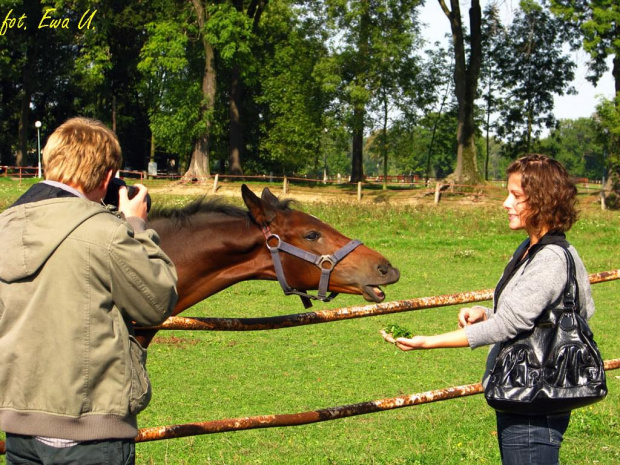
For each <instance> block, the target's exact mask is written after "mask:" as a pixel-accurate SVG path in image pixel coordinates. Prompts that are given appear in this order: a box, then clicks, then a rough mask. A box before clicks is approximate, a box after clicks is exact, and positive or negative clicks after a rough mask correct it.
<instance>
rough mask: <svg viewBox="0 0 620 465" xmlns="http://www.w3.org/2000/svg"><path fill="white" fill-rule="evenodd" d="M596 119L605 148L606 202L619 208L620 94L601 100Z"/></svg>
mask: <svg viewBox="0 0 620 465" xmlns="http://www.w3.org/2000/svg"><path fill="white" fill-rule="evenodd" d="M596 121H597V123H598V126H599V129H600V131H601V135H602V141H603V143H604V144H605V147H606V149H607V156H606V159H605V163H606V164H607V166H608V178H607V185H606V186H605V188H606V189H608V190H611V194H609V196H608V199H607V200H608V201H607V204H608V206H610V207H613V208H620V94H617V95H616V98H615V99H613V100H603V101H602V102H601V103H600V104H599V105H598V106H597V107H596Z"/></svg>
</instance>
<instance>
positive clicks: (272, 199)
mask: <svg viewBox="0 0 620 465" xmlns="http://www.w3.org/2000/svg"><path fill="white" fill-rule="evenodd" d="M261 199H263V200H264V201H265V202H268V203H270V204H271V205H273V206H274V207H275V206H277V205H278V204H279V203H280V201H279V200H278V198H277V197H276V196H275V195H273V194H272V193H271V191H270V190H269V188H268V187H265V188H264V189H263V193H262V195H261Z"/></svg>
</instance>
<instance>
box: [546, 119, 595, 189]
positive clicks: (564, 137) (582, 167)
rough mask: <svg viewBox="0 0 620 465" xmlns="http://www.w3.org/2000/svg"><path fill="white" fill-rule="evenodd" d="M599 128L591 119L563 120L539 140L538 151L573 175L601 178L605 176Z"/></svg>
mask: <svg viewBox="0 0 620 465" xmlns="http://www.w3.org/2000/svg"><path fill="white" fill-rule="evenodd" d="M600 134H601V133H600V128H599V126H598V124H597V122H596V121H594V120H593V119H592V118H578V119H575V120H570V119H563V120H560V121H559V122H558V125H557V127H556V128H554V129H553V130H552V131H551V132H550V133H549V136H548V137H546V138H545V139H543V140H541V144H540V147H541V152H542V153H545V154H548V155H550V156H552V157H553V158H555V159H557V160H558V161H560V162H562V164H563V165H564V166H565V167H566V169H567V170H568V171H569V172H570V173H571V174H572V175H574V176H579V177H585V178H589V179H601V178H602V177H603V176H605V174H606V168H605V160H604V158H605V151H606V149H607V147H606V145H605V144H604V143H602V138H601V136H600Z"/></svg>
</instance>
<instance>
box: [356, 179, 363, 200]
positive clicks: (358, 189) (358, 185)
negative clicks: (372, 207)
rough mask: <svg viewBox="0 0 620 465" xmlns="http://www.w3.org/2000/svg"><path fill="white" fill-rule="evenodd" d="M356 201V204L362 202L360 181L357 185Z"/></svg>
mask: <svg viewBox="0 0 620 465" xmlns="http://www.w3.org/2000/svg"><path fill="white" fill-rule="evenodd" d="M357 200H358V202H359V201H360V200H362V182H361V181H359V182H358V183H357Z"/></svg>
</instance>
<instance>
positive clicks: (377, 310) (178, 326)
mask: <svg viewBox="0 0 620 465" xmlns="http://www.w3.org/2000/svg"><path fill="white" fill-rule="evenodd" d="M589 277H590V283H592V284H597V283H602V282H607V281H613V280H616V279H620V269H616V270H611V271H601V272H599V273H593V274H590V275H589ZM493 291H494V290H493V289H486V290H481V291H470V292H461V293H457V294H448V295H442V296H433V297H420V298H417V299H408V300H400V301H394V302H384V303H380V304H370V305H364V306H353V307H343V308H336V309H331V310H321V311H318V312H306V313H296V314H291V315H278V316H272V317H264V318H197V317H194V318H192V317H179V316H176V317H170V318H168V319H167V320H166V321H165V322H164V323H162V324H161V325H159V326H153V327H149V329H157V330H195V331H262V330H269V329H281V328H291V327H295V326H305V325H312V324H318V323H327V322H332V321H340V320H350V319H354V318H364V317H368V316H376V315H387V314H390V313H398V312H408V311H414V310H423V309H427V308H436V307H446V306H450V305H457V304H466V303H473V302H482V301H485V300H491V299H492V298H493Z"/></svg>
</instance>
